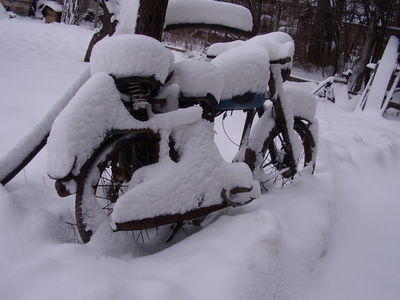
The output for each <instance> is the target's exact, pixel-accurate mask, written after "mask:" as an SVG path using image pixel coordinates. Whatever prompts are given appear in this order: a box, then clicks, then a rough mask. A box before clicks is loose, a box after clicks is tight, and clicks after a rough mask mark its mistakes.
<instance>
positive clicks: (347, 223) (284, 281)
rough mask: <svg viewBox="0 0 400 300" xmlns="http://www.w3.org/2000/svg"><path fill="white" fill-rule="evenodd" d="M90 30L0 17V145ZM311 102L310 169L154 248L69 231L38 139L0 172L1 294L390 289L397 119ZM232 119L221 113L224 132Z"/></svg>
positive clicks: (334, 294) (58, 82)
mask: <svg viewBox="0 0 400 300" xmlns="http://www.w3.org/2000/svg"><path fill="white" fill-rule="evenodd" d="M91 34H92V33H91V32H90V31H89V30H87V29H83V28H78V27H74V26H65V25H62V24H44V23H38V22H36V21H32V20H30V19H23V18H18V19H13V20H0V107H1V109H0V117H1V119H0V120H1V127H0V138H1V140H2V142H1V143H0V158H1V157H3V156H4V155H5V154H6V153H7V152H8V151H9V150H10V149H11V148H12V147H13V146H14V145H15V144H16V143H17V142H18V141H19V140H20V139H21V138H22V137H23V136H24V135H25V134H26V133H27V132H29V130H30V129H31V128H32V126H34V124H36V123H37V122H38V121H39V120H40V119H41V117H43V116H44V115H45V113H46V112H47V111H48V110H49V109H50V108H51V106H52V105H53V104H54V103H55V102H56V101H57V100H58V99H59V98H60V97H61V96H62V95H63V93H64V92H65V90H66V89H67V88H68V86H69V85H70V84H71V83H72V82H73V81H74V79H76V78H77V76H78V75H79V74H80V72H81V71H82V70H83V69H84V68H85V64H84V63H83V62H82V58H83V55H84V51H85V48H86V45H87V43H88V41H89V39H90V37H91ZM296 85H297V86H300V87H303V88H304V89H311V88H313V86H312V85H310V84H296ZM317 115H318V118H319V120H320V139H319V156H318V160H317V169H316V174H315V176H302V177H301V178H300V179H299V180H298V181H297V182H295V183H293V184H292V185H291V186H289V187H288V188H287V189H285V190H282V191H275V192H272V193H269V194H267V195H263V196H262V197H261V198H260V199H257V200H256V201H254V202H253V203H252V204H250V205H247V206H245V207H243V208H235V209H229V210H226V211H224V212H222V213H221V214H220V216H219V217H218V218H216V220H215V221H214V222H212V223H211V224H209V225H208V226H207V227H206V228H204V229H202V230H201V231H199V232H197V233H195V234H192V235H190V236H188V237H187V238H186V239H184V240H183V241H181V242H179V243H176V244H174V245H171V246H170V247H168V248H166V249H164V250H162V251H159V252H156V253H153V254H150V253H151V251H150V250H149V249H148V248H145V247H142V246H140V244H138V243H136V242H135V241H133V240H132V239H131V240H128V241H126V239H125V236H124V235H123V234H113V235H112V236H109V237H108V239H102V238H104V236H105V235H99V237H98V238H96V236H95V237H94V239H93V241H91V242H90V243H89V244H87V245H82V244H79V243H77V237H76V236H75V234H74V230H73V228H74V226H73V225H71V224H73V223H74V222H75V221H74V218H73V201H74V199H73V197H69V198H63V199H61V198H59V197H58V196H57V195H56V193H55V190H54V187H53V181H52V180H51V179H49V178H48V177H47V175H46V165H45V151H42V153H40V155H38V157H37V158H35V160H34V161H33V162H31V164H30V165H29V166H28V167H27V168H26V169H25V170H24V172H21V174H20V175H18V176H17V177H16V178H15V179H14V180H13V181H12V182H10V183H9V184H8V185H7V186H6V187H2V186H0V228H1V229H2V234H1V235H0V299H5V300H8V299H85V300H87V299H318V300H320V299H399V298H400V286H399V285H398V282H399V280H400V252H399V250H398V249H399V247H400V233H399V229H398V228H399V223H400V221H399V218H398V212H399V211H400V201H399V196H398V194H399V192H398V184H399V179H400V175H399V173H400V122H399V121H398V120H386V119H382V118H379V117H376V116H374V115H372V114H367V113H354V112H349V111H348V110H345V109H342V108H340V107H338V106H335V105H333V104H331V103H327V102H321V103H319V106H318V112H317ZM241 120H242V118H241V117H240V116H239V115H236V114H235V115H234V116H233V117H231V118H230V119H227V120H226V122H225V123H226V124H225V126H226V128H227V131H228V134H229V135H230V136H231V137H232V139H234V140H236V141H238V139H239V136H240V133H239V129H238V128H240V121H241ZM216 123H217V124H216V130H217V132H218V133H217V135H216V141H217V144H218V145H219V147H220V149H221V151H222V153H223V155H224V157H225V158H226V159H229V158H230V157H232V155H233V154H234V148H233V146H232V145H231V144H230V142H229V141H228V140H227V139H226V138H225V135H224V133H223V130H222V127H221V120H218V121H217V122H216ZM216 217H217V216H216ZM100 237H102V238H100Z"/></svg>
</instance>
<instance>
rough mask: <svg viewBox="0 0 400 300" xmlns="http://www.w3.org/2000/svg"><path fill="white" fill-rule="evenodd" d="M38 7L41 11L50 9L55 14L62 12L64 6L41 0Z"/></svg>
mask: <svg viewBox="0 0 400 300" xmlns="http://www.w3.org/2000/svg"><path fill="white" fill-rule="evenodd" d="M36 7H37V8H38V9H40V10H43V9H44V8H45V7H49V8H51V9H52V10H54V11H55V12H62V5H61V4H58V3H57V2H55V1H49V0H39V1H38V2H37V4H36Z"/></svg>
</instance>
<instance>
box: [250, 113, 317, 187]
mask: <svg viewBox="0 0 400 300" xmlns="http://www.w3.org/2000/svg"><path fill="white" fill-rule="evenodd" d="M310 125H311V124H310V122H308V121H306V120H300V119H295V121H294V127H293V128H294V132H295V133H296V135H295V137H294V138H295V139H296V140H295V141H294V144H295V145H292V146H293V147H294V148H295V149H297V151H296V150H295V151H294V153H295V163H296V171H297V172H295V173H294V174H293V172H291V171H290V170H289V168H288V167H287V164H286V163H285V161H286V156H287V150H286V145H285V142H284V139H283V134H282V132H280V131H279V130H278V129H277V128H274V129H273V130H272V131H271V133H270V134H269V136H268V137H267V139H266V140H265V141H264V144H263V148H262V151H261V154H262V157H261V158H258V159H257V160H256V164H255V168H254V173H255V177H256V179H257V180H259V181H260V184H261V186H262V188H263V189H264V190H267V191H268V190H270V189H274V188H283V187H284V186H285V185H286V184H288V183H290V182H291V181H292V180H293V179H294V178H295V177H297V176H299V175H300V174H301V173H302V172H303V171H304V170H305V169H306V168H307V170H309V172H310V173H313V172H314V163H315V162H314V161H315V160H314V159H313V155H314V148H315V141H314V137H313V135H312V133H311V131H310V130H309V126H310ZM296 145H297V147H296Z"/></svg>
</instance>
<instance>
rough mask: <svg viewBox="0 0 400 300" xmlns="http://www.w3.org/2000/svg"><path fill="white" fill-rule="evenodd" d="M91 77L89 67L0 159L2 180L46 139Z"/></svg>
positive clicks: (0, 177)
mask: <svg viewBox="0 0 400 300" xmlns="http://www.w3.org/2000/svg"><path fill="white" fill-rule="evenodd" d="M89 77H90V71H89V67H88V68H87V69H85V71H84V72H82V74H81V75H80V76H79V78H78V79H77V80H76V81H75V82H74V84H73V85H72V86H71V87H70V88H69V89H68V90H67V92H66V93H65V94H64V96H63V97H62V98H61V99H60V100H59V101H58V102H57V104H56V105H54V106H53V108H52V109H51V110H50V111H49V112H48V113H47V115H46V116H45V117H44V118H43V119H42V121H41V122H40V123H38V124H37V125H36V126H35V127H34V128H33V130H32V131H31V132H29V134H28V135H27V136H25V138H24V139H23V140H21V141H20V142H19V143H18V144H17V145H16V146H15V147H14V148H13V149H11V151H10V152H9V153H8V154H7V155H6V156H5V157H4V158H3V159H2V160H1V161H0V180H1V181H2V180H3V179H4V178H5V177H6V176H8V175H9V174H10V173H11V172H12V171H13V170H15V169H16V168H17V167H18V166H19V165H20V164H21V163H22V162H23V161H24V160H25V159H26V158H27V157H28V156H29V155H30V154H31V153H32V151H34V149H35V148H36V147H38V146H39V145H40V143H41V142H42V141H44V140H45V139H46V137H47V135H48V134H49V132H50V128H51V126H52V124H53V122H54V120H55V119H56V117H57V116H58V115H59V114H60V112H61V111H62V110H63V109H64V107H65V106H66V105H67V104H68V103H69V101H70V100H71V99H72V98H73V96H74V95H75V94H76V93H77V91H78V90H79V89H80V87H81V86H83V85H84V84H85V82H86V81H87V80H88V79H89Z"/></svg>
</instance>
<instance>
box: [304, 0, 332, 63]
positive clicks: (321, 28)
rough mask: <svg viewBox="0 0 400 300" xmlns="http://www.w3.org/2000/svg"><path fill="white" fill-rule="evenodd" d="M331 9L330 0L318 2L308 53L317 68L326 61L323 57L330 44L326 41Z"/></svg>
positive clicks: (319, 0)
mask: <svg viewBox="0 0 400 300" xmlns="http://www.w3.org/2000/svg"><path fill="white" fill-rule="evenodd" d="M329 9H330V1H329V0H318V6H317V11H316V14H315V18H314V22H313V28H312V31H311V33H310V46H309V51H308V60H309V61H310V62H311V63H312V64H314V65H317V66H320V65H321V62H322V61H323V60H324V59H323V57H322V55H323V51H324V46H325V44H326V43H328V44H330V41H329V40H327V39H326V33H327V31H328V30H327V26H328V22H329V20H328V15H329Z"/></svg>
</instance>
